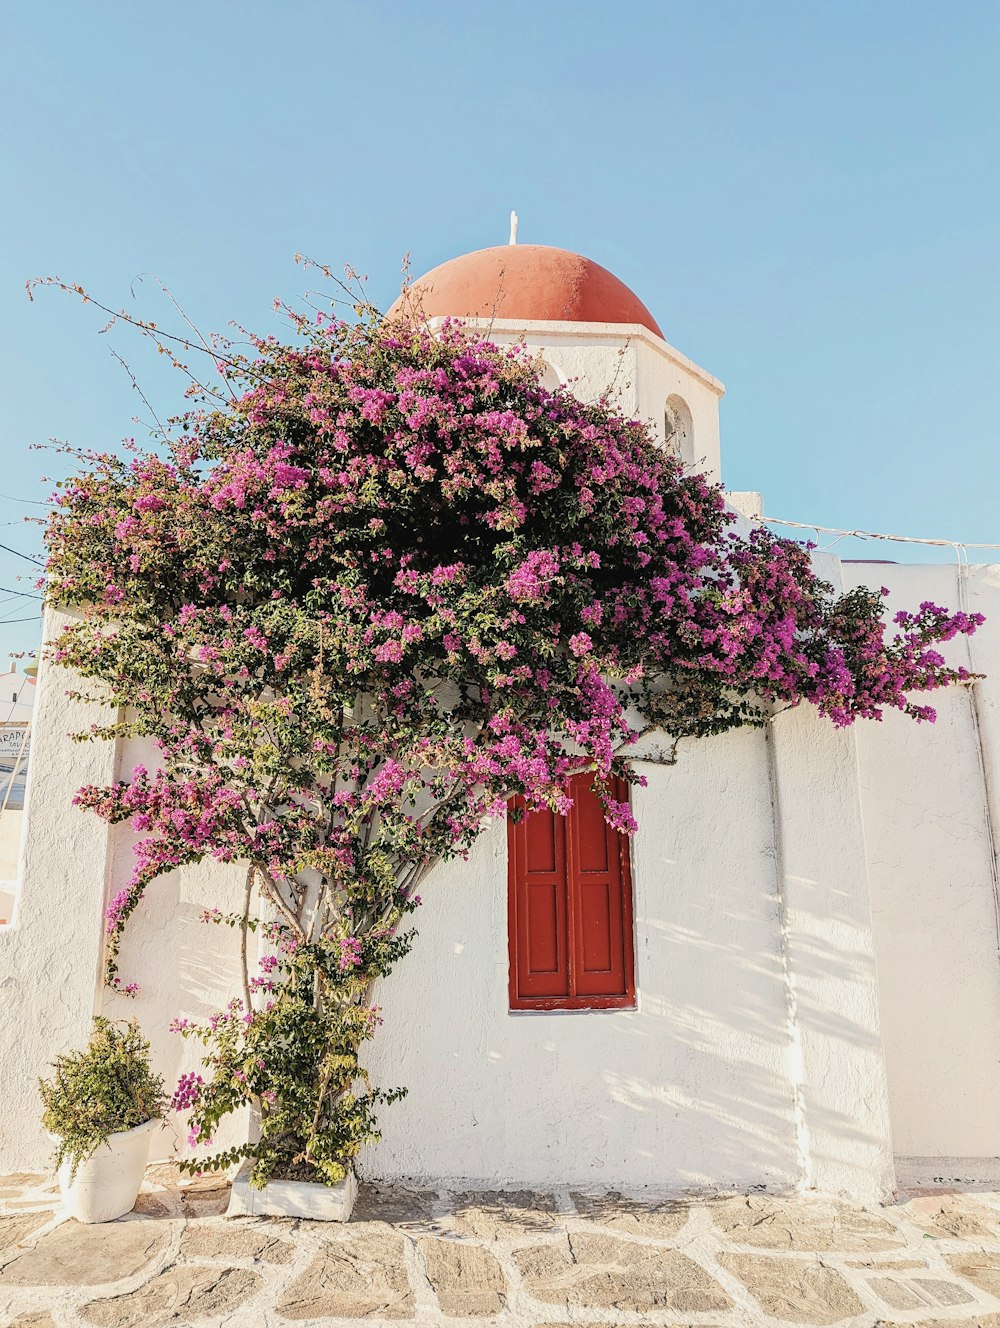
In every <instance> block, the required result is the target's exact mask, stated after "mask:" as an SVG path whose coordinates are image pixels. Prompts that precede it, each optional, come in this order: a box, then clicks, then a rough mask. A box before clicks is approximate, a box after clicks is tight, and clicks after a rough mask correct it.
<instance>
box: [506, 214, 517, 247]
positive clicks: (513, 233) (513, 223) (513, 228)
mask: <svg viewBox="0 0 1000 1328" xmlns="http://www.w3.org/2000/svg"><path fill="white" fill-rule="evenodd" d="M507 243H508V244H517V213H516V212H513V211H512V212H511V214H510V239H509V240H508V241H507Z"/></svg>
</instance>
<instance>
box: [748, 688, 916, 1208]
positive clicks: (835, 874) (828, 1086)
mask: <svg viewBox="0 0 1000 1328" xmlns="http://www.w3.org/2000/svg"><path fill="white" fill-rule="evenodd" d="M768 740H769V743H768V745H769V751H770V757H771V780H772V796H773V805H774V819H775V849H776V859H777V862H776V867H777V873H778V889H779V898H780V907H781V922H782V944H783V952H784V953H783V958H784V964H785V972H786V990H787V997H788V1009H789V1052H788V1058H789V1078H790V1081H791V1085H792V1091H793V1094H794V1097H795V1106H796V1113H797V1122H798V1130H799V1153H800V1159H801V1163H802V1172H803V1175H802V1182H801V1183H802V1187H803V1188H805V1189H815V1190H818V1191H821V1192H823V1193H827V1194H839V1195H844V1196H847V1197H850V1198H852V1199H854V1200H860V1201H864V1202H879V1201H883V1200H885V1199H887V1198H888V1197H889V1196H890V1195H891V1194H892V1193H893V1191H894V1188H895V1176H894V1171H893V1159H892V1142H891V1132H890V1123H889V1096H888V1084H887V1079H886V1066H885V1053H884V1050H883V1045H882V1031H881V1024H880V1019H879V1001H878V979H877V973H876V966H875V943H874V933H873V928H872V919H871V906H870V893H869V883H868V865H867V855H866V851H865V841H864V828H863V822H862V815H861V791H860V783H859V778H858V757H857V750H856V743H855V737H854V734H853V733H852V732H851V731H850V730H837V729H834V728H832V727H831V725H830V723H829V721H828V720H825V719H822V718H821V717H820V716H819V715H818V714H817V713H816V712H815V710H813V709H812V707H811V706H806V705H802V706H799V707H797V708H795V709H791V710H787V711H784V712H783V713H780V714H778V715H777V716H776V717H775V718H774V720H773V721H772V723H771V724H770V725H769V728H768Z"/></svg>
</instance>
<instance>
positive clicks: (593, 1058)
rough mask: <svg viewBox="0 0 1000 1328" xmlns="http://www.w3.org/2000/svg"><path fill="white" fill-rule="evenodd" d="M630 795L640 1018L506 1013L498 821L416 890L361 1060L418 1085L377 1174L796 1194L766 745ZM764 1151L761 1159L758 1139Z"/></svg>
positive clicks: (502, 836) (698, 756) (711, 749)
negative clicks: (767, 1188) (791, 1189)
mask: <svg viewBox="0 0 1000 1328" xmlns="http://www.w3.org/2000/svg"><path fill="white" fill-rule="evenodd" d="M646 773H648V775H649V786H648V788H646V789H636V790H634V796H635V803H634V805H635V811H636V816H637V818H638V821H639V826H640V830H639V834H638V837H637V839H636V842H635V845H634V851H633V879H634V888H635V927H636V951H635V960H636V982H637V987H638V990H639V1008H638V1009H637V1010H635V1011H583V1012H558V1013H540V1012H518V1013H510V1012H509V1011H508V1008H507V844H506V831H505V828H504V827H503V825H497V826H495V827H494V828H493V829H492V830H490V831H489V832H488V833H487V834H486V835H484V837H483V838H482V840H480V842H479V843H478V844H477V846H476V848H475V851H474V852H473V854H472V856H471V858H470V860H469V862H468V863H453V864H448V865H447V866H445V867H443V868H438V869H437V871H435V872H434V873H433V875H432V876H431V877H430V878H429V879H428V881H427V882H426V884H425V886H424V887H422V889H421V894H422V896H423V898H424V900H425V903H424V906H423V907H422V908H421V909H420V911H419V913H418V914H417V915H416V918H415V922H416V924H417V926H418V928H419V932H420V935H419V937H418V939H417V942H416V945H415V947H414V949H413V951H412V953H411V954H410V955H409V956H408V957H407V958H406V959H405V960H404V961H403V962H402V963H401V964H400V965H399V967H398V969H397V971H396V972H395V973H394V974H393V975H392V976H391V977H390V978H389V979H388V980H387V981H386V982H385V983H384V984H383V985H382V987H381V989H380V991H379V992H378V994H377V996H376V999H377V1000H379V1001H380V1002H381V1003H383V1004H384V1007H385V1010H386V1022H385V1026H384V1027H383V1028H382V1029H381V1030H380V1035H379V1037H378V1039H377V1040H376V1042H374V1043H372V1050H371V1053H370V1055H369V1056H368V1058H367V1059H368V1064H369V1067H370V1069H371V1071H372V1074H373V1077H374V1078H375V1081H376V1082H380V1083H383V1084H385V1085H395V1084H396V1083H402V1084H406V1085H407V1086H408V1087H409V1095H408V1097H407V1098H406V1099H405V1100H404V1101H403V1102H402V1103H401V1104H399V1105H397V1106H394V1107H392V1108H387V1109H386V1110H385V1112H384V1113H383V1125H384V1136H383V1140H382V1142H381V1143H380V1144H379V1145H378V1146H376V1147H375V1148H374V1149H373V1150H371V1151H370V1152H369V1153H368V1154H367V1155H366V1156H365V1157H364V1160H363V1169H364V1171H365V1172H366V1173H367V1174H370V1175H377V1176H419V1177H425V1178H430V1177H442V1176H445V1177H449V1178H458V1179H463V1180H477V1181H485V1182H489V1183H493V1184H496V1183H500V1182H506V1183H510V1182H515V1181H522V1182H530V1183H538V1184H549V1183H557V1182H573V1183H579V1184H591V1185H593V1184H600V1183H602V1182H603V1183H607V1184H608V1185H617V1184H627V1185H631V1186H643V1185H656V1186H667V1187H669V1186H674V1187H678V1186H685V1185H692V1186H707V1185H738V1184H749V1183H766V1184H769V1185H773V1186H775V1187H777V1188H785V1187H787V1186H789V1185H791V1184H794V1182H795V1179H796V1176H797V1171H798V1164H797V1161H796V1139H795V1121H794V1107H793V1101H792V1095H791V1093H790V1091H789V1088H788V1076H787V1068H786V1060H787V1051H788V1027H787V1009H786V1003H785V992H784V982H783V976H782V965H781V953H780V940H779V934H778V925H777V917H778V912H777V900H776V892H775V875H774V854H773V842H772V818H771V805H770V788H769V776H768V767H767V752H766V748H765V742H764V738H763V735H762V734H760V733H750V732H745V733H740V734H733V735H729V736H726V737H722V738H717V739H713V740H711V741H708V742H704V743H701V744H696V745H692V747H691V749H690V751H689V752H687V753H686V754H685V758H684V759H683V760H682V762H681V763H680V764H679V765H677V766H675V767H672V768H663V767H649V768H648V769H647V771H646ZM750 1140H752V1146H748V1141H750Z"/></svg>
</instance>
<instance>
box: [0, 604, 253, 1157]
mask: <svg viewBox="0 0 1000 1328" xmlns="http://www.w3.org/2000/svg"><path fill="white" fill-rule="evenodd" d="M65 620H66V615H63V614H49V615H47V616H46V621H45V633H44V634H45V638H46V639H50V638H51V637H52V636H54V635H55V634H56V632H57V630H58V627H59V624H60V623H62V622H63V621H65ZM73 682H74V678H73V675H72V674H70V673H69V672H68V671H67V670H65V669H60V668H58V667H53V666H49V665H45V664H43V666H42V669H41V672H40V675H39V697H38V704H37V706H36V712H35V721H34V725H35V727H34V750H33V752H32V760H31V765H30V768H29V775H28V791H27V805H26V811H25V818H26V829H25V833H24V836H23V843H22V849H21V859H20V864H19V872H18V881H17V888H16V891H15V898H14V915H13V922H12V924H11V925H9V926H3V927H0V1070H2V1073H3V1077H4V1080H5V1101H4V1108H3V1111H0V1174H2V1173H3V1172H13V1171H18V1170H24V1169H25V1168H34V1167H41V1166H44V1164H45V1161H46V1159H47V1157H48V1155H49V1153H50V1152H51V1145H50V1144H49V1142H48V1140H47V1139H46V1138H45V1136H44V1134H43V1132H42V1130H41V1127H40V1125H39V1122H38V1113H39V1110H40V1103H39V1100H38V1093H37V1086H36V1085H37V1080H38V1078H39V1076H41V1075H44V1074H46V1073H47V1072H48V1069H49V1066H50V1064H51V1062H52V1059H53V1058H54V1057H55V1056H57V1055H58V1054H60V1053H61V1052H65V1051H69V1050H72V1049H76V1048H79V1047H81V1046H82V1045H83V1044H84V1043H85V1042H86V1040H87V1037H88V1035H89V1032H90V1021H91V1017H92V1015H94V1014H105V1015H107V1016H109V1017H110V1018H129V1017H131V1016H132V1015H135V1016H136V1017H138V1019H139V1021H140V1023H141V1024H142V1027H143V1030H144V1032H145V1033H146V1035H147V1036H148V1037H150V1038H151V1039H152V1042H153V1061H154V1066H155V1068H156V1069H157V1070H158V1071H159V1072H160V1073H161V1074H163V1075H164V1077H165V1079H166V1081H167V1086H168V1090H169V1089H171V1088H172V1087H173V1085H174V1083H176V1080H177V1077H178V1075H179V1074H180V1073H181V1072H183V1071H184V1070H197V1069H198V1068H200V1066H199V1063H198V1062H199V1057H198V1049H197V1046H196V1045H195V1044H193V1043H186V1042H184V1041H183V1039H181V1038H180V1037H179V1036H177V1035H176V1034H170V1033H168V1031H167V1030H168V1026H169V1024H170V1021H171V1020H172V1019H174V1018H175V1017H177V1016H178V1015H182V1016H184V1015H186V1016H187V1017H189V1018H204V1017H205V1016H206V1015H207V1014H209V1013H211V1012H212V1011H213V1010H216V1009H218V1008H219V1007H220V1006H222V1005H225V1003H226V1002H227V1001H228V1000H229V998H230V997H231V996H232V995H233V994H236V993H237V992H238V991H239V969H238V962H239V961H238V951H237V946H236V933H235V932H234V931H231V930H230V929H229V928H227V927H216V926H206V925H204V924H202V923H200V922H198V920H197V919H198V917H199V916H200V914H201V912H202V910H203V909H205V908H207V907H212V906H214V907H218V908H221V909H223V910H226V909H228V908H235V907H237V906H240V905H241V903H242V892H241V882H242V879H243V874H242V872H241V870H240V869H239V868H236V867H224V866H221V865H219V864H217V863H207V864H203V865H201V866H199V867H195V868H188V869H185V870H182V871H177V872H172V873H170V875H169V876H165V877H163V878H161V879H160V880H158V881H156V882H155V883H154V884H153V885H152V886H151V887H150V888H149V890H148V892H147V895H146V900H145V903H144V905H143V907H142V908H141V909H140V910H139V911H138V912H137V914H136V916H135V918H134V920H133V922H132V923H131V924H130V926H129V928H128V933H127V935H126V937H125V942H124V944H123V946H122V952H121V975H122V981H123V982H131V981H137V982H138V983H139V984H140V992H139V994H138V996H136V997H135V998H132V999H130V998H127V997H124V996H121V995H116V994H114V993H112V992H110V991H109V990H108V989H107V988H105V987H104V986H103V984H102V982H101V981H100V973H101V968H102V960H103V913H104V908H105V907H106V904H107V902H108V900H109V899H110V898H111V897H112V896H113V895H114V894H116V893H117V891H118V890H119V889H120V888H121V886H122V885H123V884H124V882H125V880H126V879H127V877H128V875H129V873H130V871H131V854H130V852H129V848H130V845H131V842H132V838H133V836H132V834H131V831H130V830H129V829H128V828H127V827H115V828H113V829H110V830H109V828H108V827H107V826H105V825H104V824H103V822H101V821H100V820H98V818H97V817H96V816H95V815H93V814H92V813H89V812H84V811H81V810H80V809H79V808H77V807H74V806H73V797H74V795H75V794H76V792H77V790H78V789H79V788H80V787H81V786H82V785H84V784H89V783H94V784H110V783H113V782H114V781H115V780H116V779H119V778H125V777H127V774H128V773H129V772H130V771H131V769H132V767H133V766H134V765H135V764H136V763H137V762H138V761H140V760H143V761H144V763H145V764H146V765H147V766H153V765H155V756H154V754H153V752H152V751H151V749H150V748H149V747H148V745H145V744H140V743H136V742H128V743H124V744H114V743H107V742H87V743H82V744H75V743H72V742H70V741H69V739H68V737H67V735H68V734H70V733H72V732H77V731H82V730H84V729H86V728H89V726H90V725H91V724H92V723H94V722H95V721H96V722H102V717H101V714H100V712H99V711H98V712H96V713H95V711H94V710H93V709H92V708H91V707H89V706H84V705H82V704H81V703H80V702H76V701H72V700H71V699H70V698H69V697H68V696H67V691H68V689H70V688H71V686H72V685H73ZM110 716H111V712H107V717H106V718H110ZM103 722H106V719H105V720H104V721H103ZM180 1125H181V1122H180V1121H178V1119H177V1118H176V1117H172V1118H170V1119H169V1120H168V1122H167V1124H166V1125H165V1126H164V1128H163V1129H162V1130H161V1131H160V1133H159V1134H158V1135H157V1136H156V1138H155V1139H154V1141H153V1143H152V1145H151V1155H152V1156H154V1157H157V1156H168V1155H171V1154H172V1153H173V1152H174V1151H175V1149H176V1148H178V1147H181V1148H182V1149H183V1151H187V1150H186V1148H185V1147H184V1139H183V1138H182V1131H181V1129H180ZM244 1128H245V1127H244V1124H243V1122H241V1121H233V1122H230V1123H229V1124H228V1125H227V1126H226V1128H225V1130H224V1131H220V1134H219V1136H218V1139H217V1142H218V1143H219V1144H220V1146H226V1145H227V1144H228V1143H229V1142H230V1141H231V1140H235V1139H236V1138H238V1137H240V1136H241V1134H243V1131H244ZM244 1137H245V1136H244Z"/></svg>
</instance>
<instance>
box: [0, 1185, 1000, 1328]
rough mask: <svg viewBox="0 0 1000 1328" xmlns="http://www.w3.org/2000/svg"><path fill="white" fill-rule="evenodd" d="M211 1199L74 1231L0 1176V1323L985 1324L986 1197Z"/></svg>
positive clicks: (153, 1205)
mask: <svg viewBox="0 0 1000 1328" xmlns="http://www.w3.org/2000/svg"><path fill="white" fill-rule="evenodd" d="M227 1197H228V1192H227V1189H226V1188H225V1187H224V1186H219V1185H218V1183H216V1182H212V1181H209V1180H200V1181H195V1182H193V1183H191V1184H185V1183H182V1182H181V1181H180V1179H179V1177H178V1175H177V1172H176V1170H175V1169H174V1168H172V1167H169V1166H160V1167H153V1168H151V1169H150V1171H149V1172H148V1173H147V1179H146V1182H145V1184H144V1186H143V1193H142V1194H141V1195H140V1198H139V1204H138V1206H137V1208H136V1211H135V1212H134V1213H131V1214H129V1216H128V1217H125V1218H122V1219H121V1220H120V1221H118V1222H113V1223H109V1224H107V1225H104V1226H80V1225H78V1224H77V1223H75V1222H72V1221H68V1220H65V1219H63V1218H62V1216H61V1215H60V1213H59V1210H58V1196H57V1193H56V1192H55V1190H54V1188H53V1187H52V1185H51V1184H50V1182H48V1181H47V1180H46V1179H44V1178H42V1177H37V1176H9V1177H6V1178H0V1328H15V1326H16V1328H95V1326H96V1328H160V1325H173V1326H174V1328H186V1325H192V1326H195V1325H196V1326H197V1328H288V1326H289V1325H294V1326H295V1328H310V1325H312V1326H313V1328H316V1326H317V1325H320V1324H324V1325H326V1324H333V1325H337V1326H338V1328H352V1325H354V1328H358V1326H359V1325H361V1324H365V1325H369V1326H370V1325H372V1324H377V1323H385V1324H389V1325H399V1328H405V1325H406V1324H407V1323H408V1322H409V1323H412V1324H414V1326H415V1328H421V1326H426V1328H430V1326H431V1325H451V1328H459V1326H460V1325H465V1326H466V1328H478V1325H482V1326H483V1328H487V1325H494V1324H495V1325H496V1326H497V1328H529V1326H530V1328H543V1325H544V1326H545V1328H550V1326H551V1328H555V1325H558V1324H575V1325H578V1326H583V1328H599V1326H603V1328H607V1326H608V1325H639V1324H647V1325H652V1324H663V1325H667V1324H669V1325H675V1326H677V1325H698V1326H699V1328H738V1326H740V1328H742V1326H743V1325H752V1326H753V1328H764V1326H765V1325H770V1328H788V1325H790V1324H793V1325H794V1324H810V1325H813V1324H820V1325H825V1324H840V1325H843V1326H844V1328H847V1326H848V1325H849V1326H850V1328H890V1325H896V1324H899V1325H902V1324H911V1325H919V1328H944V1326H945V1325H946V1324H947V1325H952V1324H963V1325H965V1326H966V1328H1000V1194H993V1193H990V1194H986V1193H982V1194H962V1195H958V1194H948V1193H940V1194H921V1195H919V1196H917V1197H911V1198H910V1199H909V1200H908V1201H907V1202H906V1203H903V1204H900V1205H899V1206H896V1207H892V1208H885V1209H879V1210H874V1211H869V1210H865V1209H861V1208H854V1207H848V1206H846V1205H841V1204H835V1203H830V1202H827V1201H823V1200H819V1199H812V1198H794V1199H776V1198H771V1197H765V1196H763V1195H737V1196H728V1197H720V1198H716V1199H705V1198H700V1199H691V1200H670V1201H662V1202H660V1203H655V1202H649V1201H647V1202H637V1201H630V1200H628V1199H623V1198H621V1197H620V1196H616V1195H584V1194H578V1193H575V1192H572V1191H568V1190H567V1191H559V1192H557V1193H553V1194H529V1193H510V1194H483V1193H469V1194H459V1193H451V1192H449V1193H444V1192H441V1193H438V1192H435V1191H430V1190H404V1189H379V1188H377V1187H374V1186H363V1187H362V1191H361V1195H360V1197H359V1201H358V1205H357V1208H356V1210H355V1217H354V1219H353V1220H352V1221H351V1222H350V1223H349V1224H348V1225H347V1226H343V1227H342V1226H333V1225H328V1224H325V1223H318V1222H294V1221H287V1220H275V1219H268V1218H237V1219H233V1220H226V1219H224V1218H223V1217H222V1213H223V1211H224V1209H225V1207H226V1202H227Z"/></svg>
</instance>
